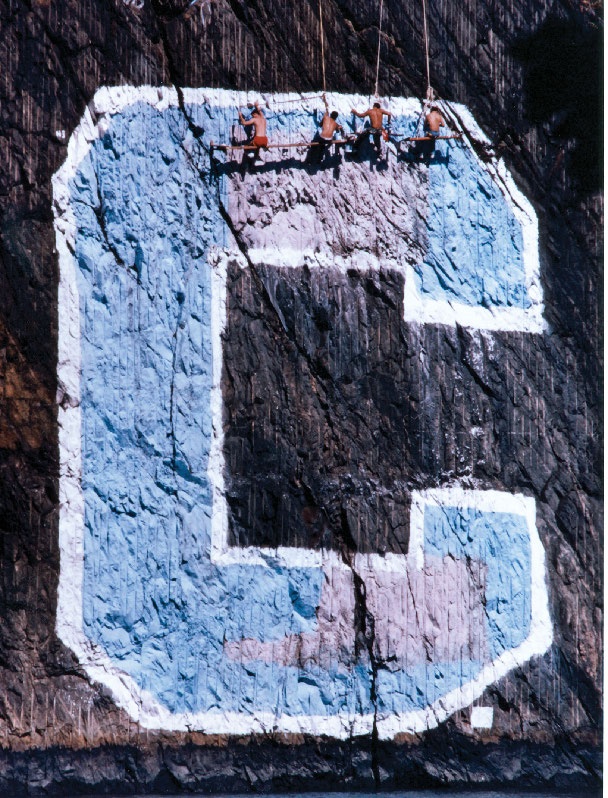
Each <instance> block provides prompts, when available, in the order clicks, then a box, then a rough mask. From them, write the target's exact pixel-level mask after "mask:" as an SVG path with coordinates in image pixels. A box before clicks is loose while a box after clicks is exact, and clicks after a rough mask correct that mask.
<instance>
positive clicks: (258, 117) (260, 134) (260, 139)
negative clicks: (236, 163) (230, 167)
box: [239, 102, 268, 164]
mask: <svg viewBox="0 0 608 798" xmlns="http://www.w3.org/2000/svg"><path fill="white" fill-rule="evenodd" d="M239 122H240V123H241V125H242V126H243V127H244V128H245V129H246V128H248V127H250V126H251V125H253V139H252V141H251V144H252V145H253V146H254V147H255V148H256V149H255V150H254V158H255V160H254V163H255V164H261V163H264V162H263V160H262V159H261V158H260V148H261V147H263V148H264V149H267V148H268V137H267V136H266V117H265V116H264V112H263V111H262V109H261V108H260V106H259V104H258V103H257V102H256V103H255V104H254V106H253V111H252V112H251V119H245V117H244V116H243V114H242V113H241V112H240V111H239Z"/></svg>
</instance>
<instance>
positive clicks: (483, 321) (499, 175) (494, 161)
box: [403, 101, 548, 333]
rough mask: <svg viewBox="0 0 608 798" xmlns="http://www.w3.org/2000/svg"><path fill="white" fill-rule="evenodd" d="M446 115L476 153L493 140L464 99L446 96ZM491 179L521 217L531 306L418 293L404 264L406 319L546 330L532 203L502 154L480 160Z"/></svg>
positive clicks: (484, 327) (485, 327) (411, 272)
mask: <svg viewBox="0 0 608 798" xmlns="http://www.w3.org/2000/svg"><path fill="white" fill-rule="evenodd" d="M438 104H439V105H441V106H442V107H443V109H444V113H445V115H446V116H447V117H448V118H452V119H455V120H457V124H458V129H459V130H460V132H461V133H462V138H463V141H464V142H465V143H466V144H467V145H468V147H469V149H470V151H471V152H472V153H473V154H474V155H475V149H474V146H473V142H475V143H477V144H479V145H480V146H482V147H484V148H486V149H489V147H490V145H491V142H490V140H489V139H488V137H487V136H486V134H485V133H484V132H483V131H482V130H481V128H480V127H479V125H478V124H477V122H476V121H475V119H474V117H473V115H472V114H471V112H470V111H469V109H468V108H467V107H466V105H461V104H460V103H450V102H446V101H443V102H442V103H438ZM475 158H476V160H477V162H478V163H480V165H481V166H482V168H483V169H484V170H485V171H486V172H487V173H488V174H489V175H490V177H491V179H492V181H493V182H494V183H495V185H496V186H498V188H499V189H500V191H501V193H502V195H503V196H504V198H505V200H506V202H507V205H508V206H509V207H510V208H511V210H512V211H513V215H514V216H515V218H516V220H517V221H518V222H519V224H520V226H521V231H522V238H523V263H524V278H525V283H526V291H527V294H528V299H529V300H530V307H529V308H528V309H524V308H498V307H497V308H483V307H478V306H471V305H465V304H463V303H460V302H452V301H450V300H447V299H427V298H424V297H422V296H421V295H420V292H419V291H418V288H417V284H416V283H417V281H416V275H415V273H414V268H413V266H412V265H411V264H408V265H407V268H406V274H407V276H406V280H405V296H404V303H403V307H404V314H403V315H404V319H405V321H413V322H427V323H432V324H449V325H454V324H460V325H462V326H463V327H473V328H476V329H480V330H493V331H499V330H503V331H505V332H508V331H517V330H519V331H521V332H528V333H543V332H546V331H547V329H548V325H547V323H546V321H545V318H544V302H543V290H542V285H541V281H540V260H539V255H538V217H537V216H536V212H535V211H534V208H533V206H532V203H531V202H530V201H529V200H528V198H527V197H526V196H525V195H524V194H523V192H521V191H520V190H519V189H518V187H517V186H516V185H515V181H514V180H513V177H512V176H511V174H510V172H509V170H508V169H507V167H506V165H505V162H504V160H503V159H502V158H495V157H492V158H491V159H489V160H488V161H486V162H484V163H483V164H481V162H480V161H479V159H478V158H477V156H476V155H475Z"/></svg>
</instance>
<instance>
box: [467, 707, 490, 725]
mask: <svg viewBox="0 0 608 798" xmlns="http://www.w3.org/2000/svg"><path fill="white" fill-rule="evenodd" d="M493 723H494V707H473V709H472V710H471V728H472V729H491V728H492V724H493Z"/></svg>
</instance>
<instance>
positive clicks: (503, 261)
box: [415, 140, 530, 309]
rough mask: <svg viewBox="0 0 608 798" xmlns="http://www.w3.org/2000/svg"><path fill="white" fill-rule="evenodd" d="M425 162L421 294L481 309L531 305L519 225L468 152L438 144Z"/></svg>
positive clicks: (454, 145) (419, 274)
mask: <svg viewBox="0 0 608 798" xmlns="http://www.w3.org/2000/svg"><path fill="white" fill-rule="evenodd" d="M436 150H437V153H438V154H439V155H441V156H444V157H447V164H445V163H443V162H439V163H437V164H433V165H431V166H430V167H429V194H428V203H429V214H428V218H427V227H428V237H429V241H428V251H427V254H426V257H425V258H424V260H423V261H422V263H420V264H419V265H418V266H417V267H416V268H415V273H416V275H417V278H418V290H419V292H420V294H421V295H422V297H423V298H430V299H435V300H449V301H453V302H461V303H463V304H465V305H471V306H480V307H484V308H510V307H514V308H523V309H526V308H529V307H530V300H529V297H528V293H527V288H526V281H525V270H524V262H523V236H522V230H521V225H520V224H519V222H518V221H517V220H516V219H515V216H514V215H513V211H512V210H511V208H510V207H509V205H507V203H506V201H505V199H504V197H503V195H502V193H501V192H500V189H499V188H498V186H497V185H496V184H495V183H494V182H493V181H492V180H491V179H490V177H489V176H488V174H487V172H486V171H484V169H483V168H482V166H481V164H480V163H479V161H478V160H477V159H476V158H475V157H474V156H473V154H472V153H471V151H470V150H469V149H467V148H465V147H464V146H462V145H461V144H460V143H456V142H455V141H447V140H442V141H438V142H437V144H436Z"/></svg>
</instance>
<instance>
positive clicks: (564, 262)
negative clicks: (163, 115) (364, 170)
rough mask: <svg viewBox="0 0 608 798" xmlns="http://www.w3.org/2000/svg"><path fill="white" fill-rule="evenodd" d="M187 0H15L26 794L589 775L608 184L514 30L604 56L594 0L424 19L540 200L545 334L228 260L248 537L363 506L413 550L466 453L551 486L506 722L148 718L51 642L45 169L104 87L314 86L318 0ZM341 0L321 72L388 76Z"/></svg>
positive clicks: (413, 72)
mask: <svg viewBox="0 0 608 798" xmlns="http://www.w3.org/2000/svg"><path fill="white" fill-rule="evenodd" d="M182 6H183V4H180V3H169V2H166V3H165V2H162V3H161V2H160V0H159V2H157V3H148V2H144V3H143V5H141V7H138V4H130V5H129V4H123V3H121V2H118V0H115V1H114V2H109V3H105V4H103V5H99V4H94V3H88V2H84V3H76V2H69V1H68V0H66V1H65V2H61V3H51V4H48V3H45V2H43V1H42V0H40V1H39V2H35V3H33V4H25V3H19V2H10V3H8V4H5V5H4V7H3V8H2V9H1V11H0V24H1V26H2V30H3V34H4V36H3V40H2V44H0V52H2V55H3V63H4V64H5V65H6V69H5V71H4V74H3V77H2V82H1V85H0V97H1V107H0V118H1V119H2V138H3V140H4V142H5V146H4V147H3V153H4V158H5V168H4V169H3V170H2V173H1V174H0V201H1V203H2V217H1V219H2V220H1V231H0V235H1V257H2V268H1V269H0V281H1V282H0V285H1V286H2V292H1V297H0V349H1V352H0V363H1V368H2V387H1V389H0V413H1V416H2V419H3V420H2V422H0V447H1V448H2V464H1V475H0V482H1V488H0V502H1V509H0V531H1V533H2V536H1V540H0V552H1V560H2V579H1V580H0V600H1V602H2V611H1V612H0V624H1V625H0V667H1V668H2V674H1V678H0V744H1V745H2V749H3V750H2V753H1V759H2V767H0V772H1V773H2V775H0V786H1V787H2V789H3V790H4V792H8V793H9V794H26V792H28V793H29V794H35V793H41V794H42V793H46V794H53V793H54V794H60V793H63V794H73V793H74V792H76V791H80V790H87V791H94V790H97V791H102V790H105V791H107V790H119V789H121V790H126V791H132V792H136V791H140V790H142V789H148V790H155V791H160V790H178V789H182V788H184V789H189V790H193V789H197V790H211V789H213V790H224V789H225V790H251V791H263V790H267V789H270V788H275V789H279V788H282V789H287V788H298V789H299V788H302V787H308V786H310V787H311V788H312V787H316V788H317V789H318V787H319V785H320V784H321V785H323V787H324V788H325V787H327V788H329V787H335V786H341V787H342V786H352V787H356V786H369V785H372V784H376V785H381V786H386V787H411V786H436V785H437V784H442V783H446V782H451V783H454V784H465V783H466V784H469V783H483V784H484V786H487V785H491V784H494V785H497V786H498V785H500V786H504V785H505V784H517V785H518V786H539V785H546V786H552V787H567V788H573V787H576V788H579V787H581V786H585V787H586V788H591V787H593V786H596V785H597V784H598V781H599V778H600V762H599V753H598V752H599V746H600V725H601V709H600V706H601V705H600V698H601V696H600V692H601V679H600V672H601V646H602V642H601V614H602V599H601V550H600V528H601V504H600V499H601V485H600V481H599V474H600V440H601V414H600V409H599V396H600V391H599V385H600V353H601V350H600V346H599V327H600V324H599V319H600V301H599V278H598V262H599V257H600V246H601V240H600V234H599V229H600V224H601V219H602V216H601V203H600V200H599V197H598V195H597V193H596V192H595V189H596V188H597V187H596V185H595V184H594V183H593V180H591V179H590V178H589V169H587V168H586V167H585V168H584V169H583V170H582V172H581V166H580V165H581V160H580V156H578V160H576V159H575V160H574V162H573V160H572V157H571V152H572V150H573V149H574V148H575V147H576V145H580V143H581V142H583V143H584V137H585V136H587V135H588V131H584V132H581V131H579V130H577V129H574V130H573V129H567V130H561V131H560V129H559V128H557V127H556V125H555V118H554V116H553V115H554V114H555V113H556V108H557V107H558V106H556V105H549V106H548V107H547V108H544V109H543V111H544V113H545V114H546V116H545V117H543V118H539V117H538V115H536V116H535V115H534V114H531V113H530V111H531V109H530V106H529V104H528V103H529V102H530V101H532V100H533V99H534V97H535V96H536V97H537V95H535V94H534V92H533V89H534V86H536V85H537V83H534V82H533V83H532V84H531V83H530V81H531V80H532V79H534V80H535V81H537V75H538V73H537V72H532V73H531V72H530V70H531V69H533V67H534V64H535V63H536V61H535V60H534V58H533V55H534V53H533V52H532V51H531V50H530V49H526V47H525V46H524V49H523V50H522V49H521V47H522V41H523V42H524V45H525V41H524V33H523V31H525V32H529V31H534V32H535V33H536V35H537V37H540V38H537V39H535V40H534V42H533V44H534V52H538V51H539V50H538V48H539V47H542V48H544V49H543V50H542V52H543V53H544V54H545V56H546V58H547V59H549V62H551V58H552V57H553V58H555V54H554V49H555V48H552V42H553V39H552V38H551V37H552V35H553V34H552V31H554V30H556V27H555V25H553V27H552V26H551V24H548V23H547V20H549V22H552V21H553V22H556V24H557V23H559V24H557V30H558V31H559V33H560V35H562V34H563V30H564V25H565V26H566V27H568V28H569V29H571V30H572V31H573V44H572V47H574V48H575V50H576V47H583V48H584V49H585V52H586V53H590V54H591V57H593V55H594V53H595V50H594V47H597V44H596V42H597V40H598V35H599V34H598V33H597V31H598V30H599V26H600V24H601V23H600V21H599V19H598V16H597V15H596V14H595V13H594V11H593V9H591V8H587V7H582V10H581V9H579V8H578V7H574V6H573V5H572V4H570V3H568V2H563V3H560V4H559V5H557V6H555V8H554V9H553V11H551V15H549V12H548V11H547V9H546V6H545V5H544V4H538V3H534V2H528V3H524V4H523V5H516V4H515V5H514V4H499V5H496V4H487V5H485V6H484V7H483V8H476V7H474V6H472V5H471V4H469V3H464V4H463V5H462V6H461V7H459V8H458V9H454V8H453V4H451V3H449V2H446V3H443V2H441V3H438V4H437V6H436V7H435V9H434V13H433V15H432V16H431V37H432V40H433V42H434V45H433V47H434V51H433V53H432V56H433V70H434V78H433V80H434V83H435V85H436V88H437V89H438V90H439V91H440V93H441V95H443V96H445V97H449V98H450V99H452V98H453V99H457V100H458V101H460V102H463V103H466V104H468V105H469V106H470V107H471V109H472V110H473V112H474V114H475V116H476V118H477V119H478V121H479V122H480V124H481V125H482V127H483V128H484V129H485V130H486V131H487V132H488V134H489V135H490V136H491V138H492V140H493V141H495V142H496V143H497V144H498V145H499V146H500V149H501V153H502V154H503V155H504V157H505V159H506V161H507V163H508V165H509V168H510V169H511V170H512V172H513V174H514V175H515V178H516V181H517V182H518V184H519V185H520V187H521V188H522V190H523V191H524V193H525V194H526V195H527V196H528V197H529V198H530V200H531V201H532V202H533V204H534V206H535V208H536V210H537V212H538V214H539V218H540V257H541V276H542V280H543V288H544V292H545V308H546V311H545V313H546V318H547V321H548V323H549V331H548V332H547V334H545V335H529V334H522V333H498V334H497V333H494V334H492V335H491V336H490V335H488V334H485V333H481V332H472V331H470V330H467V329H465V328H460V327H453V328H450V327H443V326H442V325H430V326H429V325H427V326H425V327H420V326H417V325H414V324H408V323H405V322H404V321H403V314H402V304H401V303H402V301H403V288H402V277H401V276H400V275H399V274H398V273H395V272H392V271H391V270H390V269H381V270H380V271H378V272H374V273H365V272H363V273H362V272H359V271H357V272H348V271H346V272H345V273H340V274H336V273H332V274H331V275H327V274H323V273H319V272H311V271H310V270H307V269H305V268H299V269H294V270H286V269H282V268H281V267H280V266H277V265H265V264H263V263H260V264H257V265H255V267H254V268H252V269H250V270H249V271H248V272H246V271H244V270H242V269H239V268H237V267H234V268H233V271H232V272H231V273H230V275H229V278H230V282H229V296H228V307H229V315H230V320H231V322H232V323H231V324H230V325H229V327H228V330H227V335H226V339H225V346H226V355H225V359H226V363H229V364H230V368H226V369H225V373H224V378H223V379H224V389H225V392H226V396H228V397H230V396H232V397H238V401H235V402H233V403H230V402H227V403H226V406H227V410H226V416H225V421H226V432H225V434H226V444H225V446H226V448H225V451H226V461H227V463H229V465H230V479H229V482H228V484H227V489H228V498H229V504H230V508H231V513H232V526H231V530H230V534H231V535H232V541H233V542H235V543H236V542H238V543H240V544H241V545H253V544H255V545H272V546H276V545H279V544H280V545H287V546H296V545H302V543H303V542H306V543H307V544H309V543H311V542H312V543H313V544H316V545H325V546H328V547H332V548H337V549H340V548H341V547H344V545H345V540H344V536H345V530H347V531H348V536H349V539H348V540H347V541H346V545H347V548H350V549H353V548H356V549H357V550H360V551H368V550H369V551H372V550H373V551H380V552H382V551H386V552H397V553H401V552H404V551H406V549H407V546H408V539H407V529H408V526H407V523H405V521H406V520H407V518H408V512H409V510H408V508H409V493H410V492H411V491H412V490H413V489H418V488H423V487H432V486H434V485H437V484H440V483H441V482H442V481H443V480H445V479H446V478H458V479H471V480H474V481H475V484H476V485H481V486H482V487H487V488H490V487H491V488H499V489H501V490H507V491H523V492H525V493H526V494H527V495H531V496H534V497H535V499H536V501H537V508H538V518H537V523H538V528H539V532H540V535H541V538H542V542H543V545H544V547H545V550H546V554H547V562H548V571H549V577H550V584H549V593H550V610H551V616H552V618H553V621H554V643H553V646H552V647H551V649H550V650H549V652H548V653H547V654H545V655H544V656H543V657H540V658H537V659H534V660H533V661H531V662H530V663H529V664H527V665H526V666H524V667H522V668H519V669H517V670H516V671H514V672H513V673H511V674H510V675H509V676H507V677H505V678H504V679H502V680H501V681H500V682H499V683H498V684H496V685H495V686H493V687H491V688H488V689H487V690H486V693H485V695H484V697H483V704H484V705H491V706H493V708H494V725H493V728H492V730H491V731H480V730H474V729H472V728H471V725H470V717H469V711H468V710H462V711H461V712H459V713H457V714H456V715H455V716H454V717H453V718H452V719H450V720H449V721H447V722H446V723H445V724H443V725H442V726H441V727H440V728H439V729H436V730H433V731H431V732H427V733H425V734H423V735H420V736H416V737H412V738H411V739H404V740H398V741H395V742H393V743H386V742H381V741H379V740H377V739H363V740H361V739H353V740H352V741H349V742H347V743H340V742H337V741H332V740H322V739H309V738H305V737H301V738H298V737H293V738H291V739H286V738H277V739H274V738H272V737H270V738H255V737H254V738H251V739H246V740H239V741H238V742H235V741H233V740H229V739H228V740H227V739H226V738H213V739H209V738H205V737H204V736H203V735H200V734H196V733H190V734H181V733H180V734H170V733H158V732H149V731H146V730H143V729H141V728H139V727H138V725H137V724H136V723H134V722H133V721H131V720H130V719H129V717H128V716H127V714H126V713H125V712H124V711H122V710H120V709H118V708H117V707H116V706H115V704H114V703H113V701H112V699H111V697H110V696H108V695H107V694H106V692H105V690H104V689H103V688H100V687H99V686H98V685H96V684H92V683H90V682H89V680H88V679H87V678H86V677H85V676H84V674H83V672H82V670H81V668H80V667H79V665H78V663H77V661H76V659H75V657H74V656H73V654H72V653H71V652H70V651H69V650H68V649H67V648H65V646H63V644H62V643H61V642H60V641H59V640H58V638H57V636H56V634H55V631H54V628H55V610H56V593H57V582H58V573H59V551H58V487H57V486H58V454H57V428H56V414H57V409H56V404H55V402H56V401H58V402H61V401H63V399H64V397H62V396H61V395H59V396H56V393H57V390H56V389H57V385H56V376H55V375H56V358H57V356H56V351H57V340H56V335H57V332H56V331H57V299H56V292H57V255H56V252H55V249H54V247H55V238H54V231H53V222H52V210H51V188H50V178H51V175H52V174H53V173H54V172H55V171H56V170H57V168H58V167H59V166H60V165H61V163H62V162H63V161H64V159H65V156H66V143H67V140H68V139H69V136H70V134H71V132H72V131H73V129H74V127H75V126H76V124H77V123H78V121H79V119H80V118H81V116H82V114H83V111H84V109H85V107H86V104H87V103H88V102H89V101H90V99H91V97H92V96H93V93H94V92H95V90H96V89H97V88H98V87H99V86H102V85H107V84H109V85H114V84H119V83H130V84H135V85H142V84H151V85H161V84H165V85H168V84H171V83H174V84H176V85H178V86H184V87H185V86H199V85H203V86H221V87H231V86H234V87H237V88H239V89H246V88H251V87H255V89H256V90H258V89H260V90H268V91H269V90H275V89H276V90H298V91H305V90H306V91H307V90H310V89H315V90H317V89H318V87H319V85H320V60H319V47H318V37H317V34H318V19H317V17H316V13H315V10H314V9H313V8H312V7H311V8H309V7H308V6H306V7H303V8H298V9H296V10H294V8H292V7H291V6H289V5H285V4H283V3H278V2H270V1H269V2H266V3H263V4H260V5H256V6H251V5H248V4H241V3H238V2H237V3H230V4H228V3H223V2H218V3H217V4H214V5H212V7H211V13H210V14H201V13H200V8H199V7H198V6H195V7H193V8H192V9H191V10H190V11H188V12H187V13H185V14H182V13H181V12H182ZM386 9H387V12H386V13H387V19H386V21H385V22H386V24H385V26H384V28H383V29H384V30H385V31H386V36H387V40H386V49H385V51H384V55H383V61H382V68H381V72H380V78H381V86H382V91H383V92H386V93H387V94H388V93H395V94H401V95H404V94H405V95H407V94H410V93H411V94H420V93H421V91H422V86H423V83H424V80H423V77H422V76H423V72H424V68H423V50H422V42H421V33H420V32H421V20H420V19H419V17H420V12H419V10H418V9H415V8H409V7H405V6H404V5H403V4H401V3H396V2H395V3H391V2H389V3H387V4H386ZM327 13H328V19H327V20H326V23H325V28H326V35H327V37H328V40H331V42H332V47H331V48H329V51H330V52H329V56H328V81H330V82H331V85H332V88H333V89H335V90H343V91H355V90H357V91H361V90H362V89H363V88H365V87H367V86H370V85H371V83H372V82H373V71H374V67H375V42H376V40H377V38H376V37H377V29H376V25H377V9H376V7H375V5H373V4H370V3H366V4H363V5H361V4H353V3H345V4H341V5H340V6H339V7H338V8H336V9H327ZM574 34H576V35H574ZM516 45H518V46H519V49H517V47H516ZM543 63H545V62H543ZM590 83H593V81H586V83H585V85H586V86H587V88H588V87H589V84H590ZM522 86H523V88H524V90H523V92H522ZM527 89H530V91H527ZM594 97H595V95H593V94H591V99H590V102H591V103H593V102H594ZM531 120H532V121H531ZM578 152H579V153H580V147H579V149H578ZM359 201H360V199H359ZM288 204H289V203H288V202H287V205H288ZM280 209H281V208H280V206H277V207H274V206H273V212H275V213H276V212H277V210H280ZM401 222H403V225H404V226H405V229H406V230H409V229H411V225H412V224H414V223H415V222H414V221H412V218H411V217H406V218H404V219H403V220H401V221H400V222H399V223H401ZM408 225H409V227H408ZM235 230H236V232H237V234H239V225H238V220H237V223H236V227H235ZM241 243H242V244H243V246H244V247H245V248H246V247H247V246H248V242H247V240H246V239H245V238H244V239H243V240H242V241H241ZM269 353H270V354H269ZM247 397H248V398H247ZM328 408H332V410H331V417H329V416H328ZM363 408H364V409H365V413H364V414H363V413H362V409H363ZM279 433H280V434H279ZM286 482H287V484H288V485H289V490H288V491H287V492H285V490H284V487H285V483H286ZM279 483H280V485H281V489H280V490H279V487H278V486H279ZM285 530H288V532H287V533H286V532H285ZM367 642H368V643H369V641H367Z"/></svg>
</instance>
